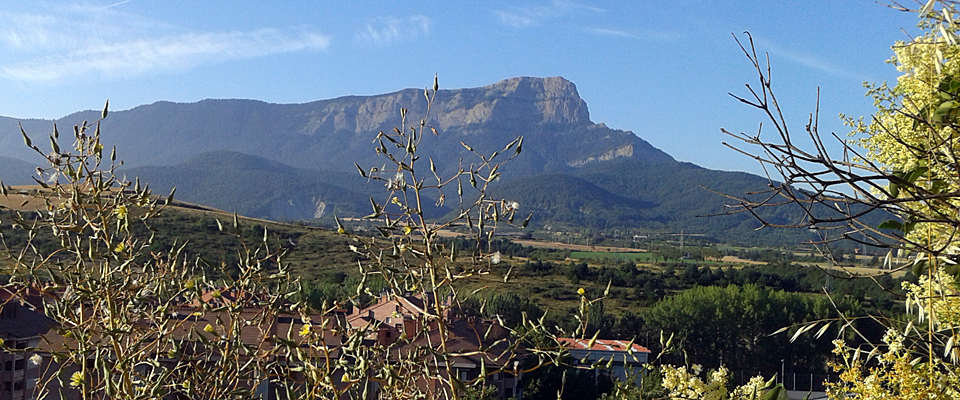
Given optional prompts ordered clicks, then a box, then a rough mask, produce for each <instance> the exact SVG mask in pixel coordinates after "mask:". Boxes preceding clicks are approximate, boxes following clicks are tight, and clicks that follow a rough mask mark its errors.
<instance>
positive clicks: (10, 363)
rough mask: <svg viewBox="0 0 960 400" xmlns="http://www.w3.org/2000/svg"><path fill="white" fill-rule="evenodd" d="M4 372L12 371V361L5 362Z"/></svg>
mask: <svg viewBox="0 0 960 400" xmlns="http://www.w3.org/2000/svg"><path fill="white" fill-rule="evenodd" d="M3 370H4V371H13V361H7V362H6V363H4V364H3Z"/></svg>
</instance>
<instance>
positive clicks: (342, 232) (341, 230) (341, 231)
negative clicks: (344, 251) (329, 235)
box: [337, 228, 347, 235]
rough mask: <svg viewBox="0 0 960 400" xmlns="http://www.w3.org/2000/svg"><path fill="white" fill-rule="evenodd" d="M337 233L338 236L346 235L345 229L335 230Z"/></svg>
mask: <svg viewBox="0 0 960 400" xmlns="http://www.w3.org/2000/svg"><path fill="white" fill-rule="evenodd" d="M337 233H339V234H341V235H342V234H344V233H347V230H346V229H343V228H337Z"/></svg>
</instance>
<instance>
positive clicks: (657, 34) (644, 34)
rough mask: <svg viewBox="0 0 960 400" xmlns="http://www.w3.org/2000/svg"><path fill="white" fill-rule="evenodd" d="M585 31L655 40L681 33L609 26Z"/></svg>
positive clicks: (665, 38)
mask: <svg viewBox="0 0 960 400" xmlns="http://www.w3.org/2000/svg"><path fill="white" fill-rule="evenodd" d="M585 30H586V31H587V32H590V33H593V34H597V35H602V36H613V37H619V38H626V39H636V40H655V41H669V40H675V39H677V38H679V37H680V36H681V35H680V34H679V33H676V32H668V31H654V30H643V31H638V32H627V31H623V30H619V29H610V28H586V29H585Z"/></svg>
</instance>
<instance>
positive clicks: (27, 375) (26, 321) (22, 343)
mask: <svg viewBox="0 0 960 400" xmlns="http://www.w3.org/2000/svg"><path fill="white" fill-rule="evenodd" d="M38 299H39V296H37V295H36V294H35V293H33V292H32V291H28V290H26V289H19V290H18V289H15V288H11V287H0V341H2V342H3V345H2V346H0V400H23V399H32V398H35V395H36V394H35V391H36V386H37V380H38V379H39V378H40V364H41V358H40V356H39V355H38V354H36V353H35V352H34V349H36V347H37V346H38V345H39V344H40V338H41V336H42V335H44V334H45V333H47V331H49V330H50V328H52V327H53V326H55V323H54V322H53V320H51V319H50V318H47V317H46V316H45V315H44V314H43V306H42V303H38V302H37V301H36V300H38ZM31 300H33V301H31Z"/></svg>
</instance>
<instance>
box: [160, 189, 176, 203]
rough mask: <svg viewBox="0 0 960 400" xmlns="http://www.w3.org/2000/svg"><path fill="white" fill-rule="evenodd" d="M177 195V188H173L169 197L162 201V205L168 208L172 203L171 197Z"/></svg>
mask: <svg viewBox="0 0 960 400" xmlns="http://www.w3.org/2000/svg"><path fill="white" fill-rule="evenodd" d="M176 193H177V188H176V186H174V188H173V190H171V191H170V195H169V196H167V199H166V200H164V201H163V205H165V206H169V205H170V204H172V203H173V195H174V194H176Z"/></svg>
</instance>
